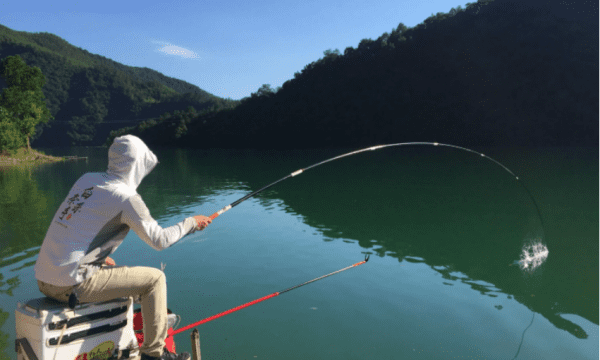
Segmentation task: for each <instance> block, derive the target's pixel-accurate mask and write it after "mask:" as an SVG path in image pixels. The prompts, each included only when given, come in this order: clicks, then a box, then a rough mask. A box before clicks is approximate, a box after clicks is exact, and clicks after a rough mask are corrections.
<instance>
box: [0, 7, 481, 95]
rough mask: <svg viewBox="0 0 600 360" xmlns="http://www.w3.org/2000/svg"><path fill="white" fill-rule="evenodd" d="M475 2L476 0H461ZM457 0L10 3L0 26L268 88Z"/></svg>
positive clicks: (243, 86)
mask: <svg viewBox="0 0 600 360" xmlns="http://www.w3.org/2000/svg"><path fill="white" fill-rule="evenodd" d="M471 2H476V0H471ZM466 3H467V1H464V2H462V1H461V0H428V1H422V0H396V1H391V0H372V1H356V0H319V1H315V0H303V1H285V0H279V1H272V0H264V1H263V0H255V1H244V0H218V1H212V0H210V1H199V0H196V1H191V0H174V1H168V2H165V1H154V0H144V1H138V0H121V1H113V0H104V1H102V2H100V1H85V0H82V1H49V0H43V1H27V0H25V1H23V0H21V1H12V0H2V2H1V3H0V24H2V25H4V26H7V27H9V28H11V29H13V30H17V31H28V32H49V33H53V34H56V35H58V36H60V37H61V38H63V39H65V40H66V41H68V42H69V43H71V44H73V45H75V46H77V47H80V48H82V49H85V50H87V51H89V52H91V53H94V54H99V55H102V56H105V57H107V58H110V59H113V60H115V61H117V62H120V63H123V64H125V65H130V66H138V67H148V68H151V69H154V70H156V71H159V72H161V73H163V74H165V75H167V76H171V77H174V78H178V79H182V80H185V81H187V82H189V83H192V84H194V85H196V86H198V87H200V88H201V89H203V90H206V91H208V92H209V93H212V94H214V95H217V96H220V97H224V98H232V99H241V98H243V97H245V96H249V95H250V94H251V93H252V92H256V90H257V89H258V88H259V87H260V86H261V85H262V84H271V86H272V87H273V88H276V87H277V86H280V85H281V84H283V83H284V82H285V81H286V80H289V79H291V78H293V76H294V73H295V72H297V71H300V70H302V69H303V68H304V66H305V65H306V64H308V63H310V62H312V61H315V60H317V59H319V58H321V57H322V56H323V51H325V50H327V49H339V50H340V51H341V52H342V53H343V51H344V49H345V48H346V47H349V46H352V47H357V46H358V43H359V42H360V40H362V39H365V38H370V39H375V38H377V37H379V36H380V35H381V34H383V33H384V32H386V31H387V32H390V31H391V30H392V29H393V28H395V27H396V26H398V24H399V23H400V22H402V23H404V24H405V25H406V26H408V27H412V26H415V25H416V24H418V23H420V22H422V21H423V20H424V19H426V18H427V17H428V16H430V15H431V14H432V13H437V12H444V13H445V12H448V11H449V10H450V9H451V8H453V7H457V6H459V5H461V6H462V7H463V8H464V7H465V4H466Z"/></svg>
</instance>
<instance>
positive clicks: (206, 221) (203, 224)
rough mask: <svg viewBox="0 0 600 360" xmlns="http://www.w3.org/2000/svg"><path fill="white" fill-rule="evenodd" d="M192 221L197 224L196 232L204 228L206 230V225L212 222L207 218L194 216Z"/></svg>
mask: <svg viewBox="0 0 600 360" xmlns="http://www.w3.org/2000/svg"><path fill="white" fill-rule="evenodd" d="M194 219H195V220H196V223H197V225H196V230H204V228H206V227H207V226H208V224H210V223H211V222H212V220H211V219H210V218H209V217H208V216H204V215H196V216H194Z"/></svg>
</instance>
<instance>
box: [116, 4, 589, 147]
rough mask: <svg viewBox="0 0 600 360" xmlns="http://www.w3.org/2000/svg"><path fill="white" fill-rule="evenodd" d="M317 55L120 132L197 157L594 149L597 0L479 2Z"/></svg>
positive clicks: (401, 25)
mask: <svg viewBox="0 0 600 360" xmlns="http://www.w3.org/2000/svg"><path fill="white" fill-rule="evenodd" d="M324 55H325V56H324V57H323V58H321V59H319V60H317V61H315V62H313V63H310V64H308V65H306V66H305V68H304V69H303V70H302V71H300V72H297V73H296V74H295V76H294V78H293V79H291V80H289V81H286V82H285V83H284V84H283V86H282V87H281V88H280V89H277V90H274V89H271V88H270V87H269V86H267V85H265V86H263V87H262V88H261V89H259V91H258V92H257V93H254V94H252V96H251V97H248V98H245V99H242V101H241V104H240V105H238V106H237V107H235V108H233V109H227V110H224V111H212V112H205V113H204V114H199V115H198V114H195V115H190V114H189V113H188V114H179V115H178V116H177V117H176V120H177V121H179V123H177V124H174V123H173V121H172V120H173V118H172V117H169V118H166V117H165V118H162V119H164V120H167V121H161V119H158V120H157V121H152V122H149V123H144V124H143V125H140V126H138V127H137V128H128V129H126V130H123V131H121V132H120V133H122V132H133V133H136V134H138V135H139V136H141V137H142V138H144V139H145V140H146V141H147V142H149V143H151V144H160V145H170V146H189V147H203V148H207V147H240V148H247V147H253V148H306V147H339V146H351V147H357V146H367V145H373V144H379V143H392V142H403V141H438V142H448V143H453V144H458V145H466V146H468V145H499V146H512V145H525V146H529V145H533V146H559V145H561V146H562V145H576V146H581V145H587V146H598V132H599V131H598V130H599V129H598V127H599V121H598V119H599V117H598V100H599V94H598V80H597V79H598V63H599V62H598V2H597V1H588V2H565V1H563V0H547V1H546V0H545V1H540V0H535V1H533V0H532V1H522V0H497V1H491V0H484V1H479V2H477V3H471V4H467V6H466V8H465V9H462V8H460V7H459V8H457V9H452V10H451V11H450V12H449V13H437V14H436V15H432V16H431V17H429V18H427V19H425V20H424V22H423V23H421V24H419V25H417V26H415V27H414V28H407V27H406V26H404V25H403V24H400V25H399V26H398V27H397V28H396V29H393V30H392V31H391V32H390V33H384V34H383V35H381V36H380V37H379V38H377V39H375V40H371V39H363V40H362V41H360V43H359V45H358V47H356V48H352V47H349V48H346V49H345V50H344V51H343V52H340V51H338V50H327V51H325V53H324Z"/></svg>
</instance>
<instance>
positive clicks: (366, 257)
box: [169, 255, 369, 336]
mask: <svg viewBox="0 0 600 360" xmlns="http://www.w3.org/2000/svg"><path fill="white" fill-rule="evenodd" d="M367 261H369V255H365V259H364V260H363V261H361V262H358V263H356V264H353V265H350V266H347V267H345V268H343V269H340V270H337V271H334V272H332V273H329V274H327V275H323V276H319V277H318V278H316V279H312V280H309V281H307V282H303V283H302V284H298V285H296V286H292V287H291V288H287V289H285V290H282V291H277V292H274V293H272V294H269V295H267V296H263V297H261V298H258V299H256V300H252V301H250V302H247V303H245V304H242V305H240V306H236V307H234V308H233V309H229V310H227V311H223V312H221V313H218V314H216V315H213V316H210V317H207V318H206V319H203V320H200V321H197V322H195V323H193V324H190V325H187V326H184V327H182V328H181V329H177V330H175V331H173V332H172V333H171V334H170V335H169V336H173V335H177V334H179V333H181V332H184V331H186V330H189V329H191V328H193V327H195V326H198V325H202V324H204V323H207V322H209V321H212V320H215V319H218V318H220V317H222V316H225V315H229V314H231V313H232V312H236V311H238V310H241V309H243V308H247V307H248V306H252V305H254V304H258V303H259V302H261V301H265V300H267V299H270V298H273V297H275V296H278V295H281V294H283V293H285V292H288V291H291V290H294V289H297V288H299V287H300V286H304V285H306V284H310V283H311V282H315V281H317V280H321V279H324V278H326V277H328V276H331V275H334V274H337V273H340V272H342V271H344V270H348V269H351V268H353V267H357V266H359V265H362V264H364V263H366V262H367Z"/></svg>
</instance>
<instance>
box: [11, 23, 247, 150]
mask: <svg viewBox="0 0 600 360" xmlns="http://www.w3.org/2000/svg"><path fill="white" fill-rule="evenodd" d="M15 54H16V55H19V56H20V57H21V58H22V59H23V60H24V61H25V62H26V63H27V64H29V65H31V66H35V67H38V68H40V69H41V71H43V73H44V75H45V76H46V79H47V82H46V85H45V86H44V87H43V89H42V92H43V94H44V95H45V99H46V100H45V103H46V106H47V108H48V110H49V112H50V114H51V115H52V116H53V117H54V118H55V119H56V120H55V121H49V122H48V123H46V124H43V123H42V124H38V125H37V126H36V129H35V130H36V131H35V135H34V136H32V140H33V141H34V143H35V145H36V146H43V147H50V146H65V145H99V144H101V143H102V142H103V141H104V140H105V139H106V137H107V136H108V134H109V133H110V131H111V130H115V129H118V128H121V127H123V126H127V125H131V126H135V125H136V124H137V123H140V122H141V121H144V120H145V119H149V118H154V117H156V116H158V114H162V113H165V112H173V111H175V110H181V109H185V108H186V107H187V106H194V107H195V108H196V109H199V110H202V109H209V108H211V107H214V106H216V107H226V106H230V105H229V104H237V103H238V102H236V101H232V100H226V99H221V98H218V97H216V96H214V95H211V94H209V93H207V92H206V91H203V90H202V89H200V88H198V87H197V86H194V85H192V84H189V83H187V82H185V81H182V80H178V79H174V78H170V77H167V76H164V75H163V74H160V73H158V72H156V71H154V70H151V69H148V68H136V67H130V66H125V65H123V64H119V63H117V62H115V61H112V60H110V59H107V58H104V57H102V56H99V55H95V54H91V53H89V52H87V51H85V50H83V49H80V48H77V47H75V46H72V45H70V44H69V43H68V42H66V41H65V40H63V39H61V38H60V37H58V36H56V35H53V34H49V33H27V32H19V31H13V30H11V29H9V28H7V27H4V26H1V25H0V57H6V56H9V55H15ZM1 87H2V84H0V89H1ZM34 110H35V109H31V110H30V111H31V112H32V113H34Z"/></svg>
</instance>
